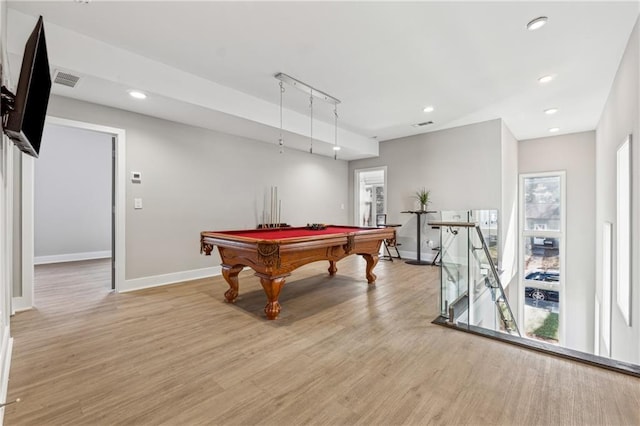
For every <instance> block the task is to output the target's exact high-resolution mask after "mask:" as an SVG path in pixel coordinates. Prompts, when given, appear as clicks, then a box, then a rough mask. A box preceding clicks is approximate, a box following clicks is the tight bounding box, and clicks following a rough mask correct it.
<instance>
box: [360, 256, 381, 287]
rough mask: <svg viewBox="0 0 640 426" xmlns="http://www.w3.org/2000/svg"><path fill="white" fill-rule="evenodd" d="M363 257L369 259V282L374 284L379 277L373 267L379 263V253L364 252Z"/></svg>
mask: <svg viewBox="0 0 640 426" xmlns="http://www.w3.org/2000/svg"><path fill="white" fill-rule="evenodd" d="M362 257H364V260H366V261H367V282H368V283H369V284H373V283H375V282H376V278H377V277H376V274H374V273H373V268H375V267H376V264H377V263H378V255H377V254H367V253H364V254H363V255H362Z"/></svg>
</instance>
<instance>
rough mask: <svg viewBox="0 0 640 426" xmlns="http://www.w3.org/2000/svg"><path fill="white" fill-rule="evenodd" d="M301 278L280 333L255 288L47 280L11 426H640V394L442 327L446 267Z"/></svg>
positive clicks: (589, 370)
mask: <svg viewBox="0 0 640 426" xmlns="http://www.w3.org/2000/svg"><path fill="white" fill-rule="evenodd" d="M327 267H328V264H327V263H325V262H322V263H316V264H313V265H309V266H307V267H304V268H301V269H299V270H297V271H294V273H293V275H292V276H291V277H290V279H289V280H288V283H287V285H286V286H285V288H284V289H283V291H282V294H281V299H280V300H281V303H282V306H283V311H282V314H281V318H280V319H278V320H277V321H271V322H268V321H265V320H264V318H263V314H262V308H263V306H264V304H265V297H264V294H263V291H262V288H261V287H260V284H259V281H258V279H257V278H256V277H254V276H253V275H252V274H251V273H243V274H241V277H240V298H239V299H238V301H237V303H236V304H235V305H230V304H226V303H224V302H223V293H224V291H225V290H226V289H227V285H226V284H225V283H224V281H223V279H222V277H215V278H211V279H204V280H199V281H193V282H189V283H186V284H181V285H172V286H166V287H161V288H156V289H150V290H144V291H139V292H135V293H125V294H112V293H110V292H109V290H108V286H109V275H108V274H109V270H108V265H107V264H105V263H104V262H101V261H89V262H82V263H76V264H66V265H50V266H46V267H38V269H37V272H36V277H37V284H36V288H37V290H36V303H37V309H35V310H33V311H29V312H23V313H19V314H17V315H16V316H15V317H14V318H13V319H12V323H11V330H12V334H13V337H14V338H15V342H14V349H13V361H12V364H11V375H10V383H9V398H10V399H13V398H16V397H20V398H22V400H23V401H22V402H21V403H19V404H14V405H11V406H9V407H7V409H6V414H5V422H6V424H7V425H21V424H30V425H56V424H82V425H94V424H95V425H112V424H128V425H158V424H166V425H193V424H220V425H227V424H269V425H303V424H331V425H341V424H362V425H374V424H376V425H395V424H411V425H425V424H439V425H440V424H442V425H445V424H473V425H482V424H486V425H489V424H490V425H494V424H508V425H513V424H530V425H551V424H558V425H563V424H573V425H605V424H611V425H623V424H633V425H638V424H640V380H638V379H636V378H633V377H629V376H625V375H621V374H617V373H613V372H610V371H607V370H603V369H599V368H596V367H590V366H586V365H582V364H577V363H574V362H571V361H567V360H563V359H559V358H555V357H552V356H548V355H544V354H539V353H536V352H530V351H526V350H524V349H520V348H517V347H514V346H510V345H507V344H504V343H500V342H496V341H493V340H489V339H484V338H482V337H478V336H473V335H469V334H466V333H462V332H457V331H454V330H448V329H446V328H444V327H440V326H435V325H432V324H431V323H430V322H431V320H433V318H435V317H436V315H437V303H438V299H437V288H438V283H437V280H438V271H437V269H436V268H435V267H431V266H428V267H425V266H411V265H406V264H404V263H402V262H398V261H396V262H393V263H391V262H385V261H380V262H379V263H378V266H377V268H376V272H377V274H378V281H377V284H376V285H375V286H371V287H369V286H368V285H367V282H366V279H365V277H364V261H363V260H362V259H361V258H357V257H355V256H352V257H350V258H347V259H345V260H343V261H341V262H339V263H338V275H337V276H336V277H334V278H330V277H328V275H327V274H326V268H327Z"/></svg>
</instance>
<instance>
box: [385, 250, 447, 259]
mask: <svg viewBox="0 0 640 426" xmlns="http://www.w3.org/2000/svg"><path fill="white" fill-rule="evenodd" d="M399 252H400V256H402V259H405V260H411V259H415V258H416V257H418V253H417V252H415V251H405V250H399ZM391 253H392V254H393V252H391ZM437 253H438V252H437V251H434V250H431V249H427V250H426V251H420V260H424V261H426V262H433V259H434V258H435V257H436V254H437Z"/></svg>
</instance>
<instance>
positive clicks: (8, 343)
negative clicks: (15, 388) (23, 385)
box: [0, 325, 13, 425]
mask: <svg viewBox="0 0 640 426" xmlns="http://www.w3.org/2000/svg"><path fill="white" fill-rule="evenodd" d="M9 334H10V333H9V326H8V325H6V326H4V327H3V330H2V343H1V345H2V346H1V347H0V402H2V403H4V402H6V401H7V393H8V389H9V371H10V369H11V353H12V352H13V338H12V337H10V335H9ZM3 423H4V407H2V408H0V425H2V424H3Z"/></svg>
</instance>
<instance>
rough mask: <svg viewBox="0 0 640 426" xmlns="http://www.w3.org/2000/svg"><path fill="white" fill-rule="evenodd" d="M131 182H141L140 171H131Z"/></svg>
mask: <svg viewBox="0 0 640 426" xmlns="http://www.w3.org/2000/svg"><path fill="white" fill-rule="evenodd" d="M131 182H133V183H140V182H142V173H140V172H131Z"/></svg>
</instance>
